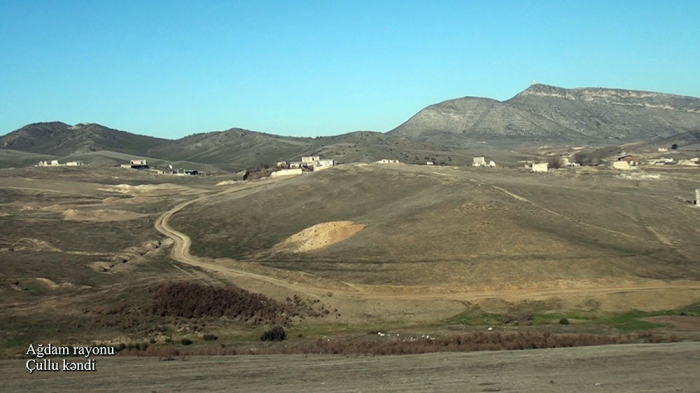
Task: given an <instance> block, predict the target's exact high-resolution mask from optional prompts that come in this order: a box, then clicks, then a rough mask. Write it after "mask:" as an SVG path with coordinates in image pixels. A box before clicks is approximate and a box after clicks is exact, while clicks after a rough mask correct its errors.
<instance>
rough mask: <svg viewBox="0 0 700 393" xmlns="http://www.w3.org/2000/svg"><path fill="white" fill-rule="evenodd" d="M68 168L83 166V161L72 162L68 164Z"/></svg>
mask: <svg viewBox="0 0 700 393" xmlns="http://www.w3.org/2000/svg"><path fill="white" fill-rule="evenodd" d="M66 166H83V162H82V161H70V162H66Z"/></svg>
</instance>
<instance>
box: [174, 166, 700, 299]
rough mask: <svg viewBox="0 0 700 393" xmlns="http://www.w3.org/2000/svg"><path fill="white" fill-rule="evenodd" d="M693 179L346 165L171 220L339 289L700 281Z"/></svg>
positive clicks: (202, 244) (221, 245) (223, 246)
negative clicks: (310, 239) (322, 231)
mask: <svg viewBox="0 0 700 393" xmlns="http://www.w3.org/2000/svg"><path fill="white" fill-rule="evenodd" d="M691 187H692V183H690V182H687V181H682V180H677V179H673V178H665V177H662V178H661V179H660V180H626V179H620V178H618V177H616V175H615V174H613V173H612V172H607V173H606V172H603V174H602V175H590V174H579V175H574V174H573V173H571V174H569V175H567V176H563V175H557V174H551V173H550V174H546V175H541V174H532V173H527V172H525V171H517V170H485V169H481V170H477V169H473V168H468V169H453V168H437V167H436V168H431V167H425V166H424V167H417V166H407V165H397V166H380V165H371V166H343V167H336V168H333V169H330V170H327V171H324V172H320V173H315V174H309V175H304V176H300V177H297V178H293V179H289V180H285V181H283V182H280V183H277V184H275V185H273V186H271V187H270V188H268V189H266V190H263V191H260V192H257V193H255V194H251V195H247V196H244V197H238V196H237V195H236V194H235V193H233V194H229V195H225V196H222V197H220V198H218V199H217V198H213V199H210V200H208V201H206V202H202V203H198V204H194V205H192V206H190V207H188V208H187V209H185V210H183V211H182V212H181V213H179V214H177V215H176V216H174V218H173V220H172V224H173V225H174V226H175V228H177V229H178V230H181V231H183V232H185V233H187V234H188V235H190V236H191V237H192V241H193V246H192V247H193V252H194V253H195V254H198V255H205V256H210V257H230V258H236V259H239V260H258V261H260V262H261V263H263V264H265V265H268V266H273V267H278V268H282V269H289V270H302V271H306V272H309V273H313V274H318V275H322V276H325V277H328V278H333V279H338V280H341V281H345V282H356V283H365V284H396V285H407V284H412V285H449V286H454V287H455V288H456V289H464V288H468V287H494V288H507V287H528V286H533V287H536V286H539V285H545V284H546V285H557V286H568V285H579V284H582V283H589V282H590V281H591V280H593V281H605V280H615V281H620V280H634V279H638V278H655V279H696V278H698V277H700V264H698V260H697V255H700V247H699V246H700V232H699V231H698V230H697V229H696V228H697V224H698V222H700V209H698V210H695V209H694V208H692V207H690V206H689V205H688V204H687V203H685V202H684V201H681V200H680V199H679V198H676V195H683V194H689V193H690V189H691ZM334 221H352V222H354V223H357V224H362V225H364V226H365V227H364V229H362V230H360V231H359V232H357V233H355V234H354V235H352V236H351V237H349V238H347V239H345V240H343V241H341V242H338V243H334V244H330V245H328V246H326V247H322V248H318V249H314V250H312V251H308V252H292V251H289V250H285V249H284V248H280V247H275V246H276V245H277V244H279V243H281V242H283V241H284V240H285V239H287V238H289V237H290V236H293V235H295V234H298V233H299V232H301V231H304V230H305V229H307V228H309V227H312V226H314V225H316V224H320V223H326V222H334Z"/></svg>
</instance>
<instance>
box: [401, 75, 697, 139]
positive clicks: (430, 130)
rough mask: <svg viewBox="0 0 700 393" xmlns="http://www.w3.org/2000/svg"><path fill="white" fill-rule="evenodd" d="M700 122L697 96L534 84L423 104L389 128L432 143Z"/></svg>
mask: <svg viewBox="0 0 700 393" xmlns="http://www.w3.org/2000/svg"><path fill="white" fill-rule="evenodd" d="M699 127H700V99H698V98H694V97H683V96H675V95H670V94H662V93H651V92H643V91H633V90H617V89H602V88H582V89H562V88H559V87H554V86H548V85H541V84H535V85H532V86H530V88H528V89H527V90H525V91H523V92H521V93H519V94H518V95H516V96H515V97H513V98H511V99H510V100H508V101H503V102H500V101H495V100H491V99H486V98H474V97H464V98H459V99H455V100H449V101H444V102H441V103H439V104H435V105H431V106H428V107H427V108H425V109H423V110H421V111H420V112H418V113H417V114H416V115H415V116H413V117H411V118H410V119H409V120H408V121H407V122H405V123H403V124H402V125H400V126H399V127H397V128H395V129H394V130H392V131H390V132H389V134H391V135H397V136H403V137H406V138H410V139H413V140H417V141H424V142H429V143H432V144H435V145H438V146H440V145H444V144H450V145H464V144H468V143H470V142H476V141H480V140H507V139H511V140H522V141H554V142H557V141H561V142H612V143H616V142H619V141H624V142H628V141H640V140H650V139H655V138H663V137H668V136H671V135H674V134H677V133H682V132H688V131H691V130H694V129H698V128H699Z"/></svg>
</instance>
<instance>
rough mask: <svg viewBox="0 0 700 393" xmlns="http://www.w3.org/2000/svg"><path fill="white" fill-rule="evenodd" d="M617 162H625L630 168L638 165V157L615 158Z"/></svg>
mask: <svg viewBox="0 0 700 393" xmlns="http://www.w3.org/2000/svg"><path fill="white" fill-rule="evenodd" d="M617 161H627V163H628V164H629V165H630V166H637V165H639V157H637V156H621V157H618V158H617Z"/></svg>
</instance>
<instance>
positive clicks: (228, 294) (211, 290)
mask: <svg viewBox="0 0 700 393" xmlns="http://www.w3.org/2000/svg"><path fill="white" fill-rule="evenodd" d="M152 296H153V303H152V306H151V312H152V313H153V314H154V315H155V316H159V317H175V318H188V319H189V318H202V317H215V318H219V317H226V318H230V319H237V320H241V321H250V322H252V323H254V324H256V323H260V322H268V323H280V324H286V323H288V320H289V318H290V316H291V315H293V314H295V313H298V311H297V310H299V309H301V308H302V307H303V304H301V299H300V302H299V303H297V304H289V303H287V304H285V303H280V302H277V301H275V300H273V299H270V298H268V297H266V296H263V295H261V294H258V293H251V292H248V291H246V290H244V289H241V288H237V287H231V286H206V285H200V284H196V283H190V282H178V283H169V284H163V285H160V286H158V287H156V288H154V289H153V290H152ZM198 328H199V326H197V325H194V326H193V327H192V329H193V330H197V329H198Z"/></svg>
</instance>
